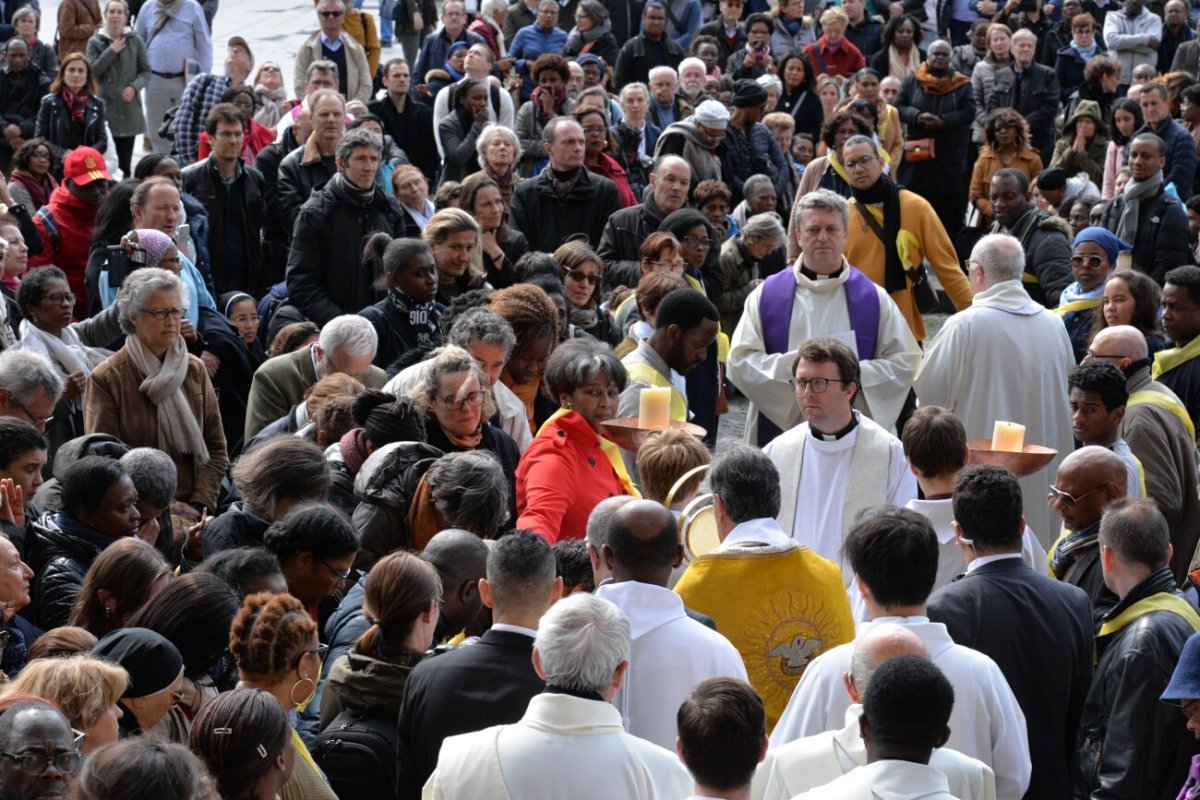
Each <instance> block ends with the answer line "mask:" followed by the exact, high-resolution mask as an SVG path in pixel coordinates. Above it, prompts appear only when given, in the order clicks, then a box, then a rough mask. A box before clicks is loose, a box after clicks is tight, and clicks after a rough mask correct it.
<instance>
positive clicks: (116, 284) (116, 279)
mask: <svg viewBox="0 0 1200 800" xmlns="http://www.w3.org/2000/svg"><path fill="white" fill-rule="evenodd" d="M144 266H146V248H144V247H142V246H141V245H140V244H130V246H129V255H126V254H125V247H124V245H120V244H111V245H109V246H108V285H109V287H110V288H113V289H119V288H121V284H123V283H124V282H125V276H126V275H128V274H129V273H131V272H133V271H134V270H135V269H140V268H141V267H144Z"/></svg>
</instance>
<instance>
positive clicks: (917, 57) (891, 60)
mask: <svg viewBox="0 0 1200 800" xmlns="http://www.w3.org/2000/svg"><path fill="white" fill-rule="evenodd" d="M920 63H921V51H920V49H919V48H918V47H917V46H916V45H915V44H914V45H913V46H912V47H910V48H909V50H908V60H907V61H905V60H904V59H903V58H901V57H900V51H899V50H897V49H896V48H895V47H893V46H892V45H890V44H889V45H888V74H889V75H891V76H892V77H893V78H895V79H896V80H899V81H902V80H904V79H905V78H907V77H908V76H909V75H910V74H911V73H912V72H913V70H915V69H916V68H917V65H918V64H920Z"/></svg>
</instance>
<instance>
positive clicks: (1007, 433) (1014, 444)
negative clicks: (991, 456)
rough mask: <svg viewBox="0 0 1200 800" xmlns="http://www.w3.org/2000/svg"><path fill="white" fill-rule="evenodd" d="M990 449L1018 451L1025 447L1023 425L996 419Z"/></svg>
mask: <svg viewBox="0 0 1200 800" xmlns="http://www.w3.org/2000/svg"><path fill="white" fill-rule="evenodd" d="M992 449H993V450H1004V451H1006V452H1009V453H1020V452H1021V451H1022V450H1024V449H1025V426H1024V425H1018V424H1017V423H1015V422H1001V421H999V420H997V421H996V427H995V428H994V429H993V430H992Z"/></svg>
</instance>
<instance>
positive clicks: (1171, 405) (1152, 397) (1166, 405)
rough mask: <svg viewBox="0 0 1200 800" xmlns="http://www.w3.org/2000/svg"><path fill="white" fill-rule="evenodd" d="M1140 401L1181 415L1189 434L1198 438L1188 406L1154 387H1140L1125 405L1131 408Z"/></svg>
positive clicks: (1180, 417) (1178, 415)
mask: <svg viewBox="0 0 1200 800" xmlns="http://www.w3.org/2000/svg"><path fill="white" fill-rule="evenodd" d="M1139 403H1148V404H1149V405H1152V406H1158V407H1159V408H1162V409H1165V410H1167V411H1170V412H1171V413H1172V414H1174V415H1175V416H1177V417H1179V419H1180V420H1181V421H1182V422H1183V425H1184V427H1186V428H1187V432H1188V435H1190V436H1191V437H1192V438H1193V439H1195V438H1196V426H1195V425H1193V424H1192V417H1191V415H1190V414H1188V412H1187V409H1186V408H1184V407H1183V406H1181V405H1180V404H1179V403H1176V402H1175V401H1174V400H1172V399H1171V398H1170V397H1169V396H1167V395H1165V394H1163V393H1162V392H1156V391H1154V390H1153V389H1139V390H1138V391H1136V392H1134V393H1133V394H1131V395H1129V400H1128V401H1127V402H1126V403H1125V407H1126V408H1129V407H1130V406H1136V405H1137V404H1139Z"/></svg>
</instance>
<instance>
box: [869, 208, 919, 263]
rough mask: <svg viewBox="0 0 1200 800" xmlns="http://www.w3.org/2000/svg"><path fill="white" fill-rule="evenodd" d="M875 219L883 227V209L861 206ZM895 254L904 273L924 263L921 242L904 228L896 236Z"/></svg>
mask: <svg viewBox="0 0 1200 800" xmlns="http://www.w3.org/2000/svg"><path fill="white" fill-rule="evenodd" d="M850 202H851V203H857V202H858V201H857V200H854V199H851V200H850ZM862 208H865V209H866V210H867V211H869V212H870V213H871V216H873V217H875V221H876V222H878V223H879V224H880V226H882V225H883V209H882V208H876V207H875V206H873V205H867V204H866V203H863V204H862ZM896 253H897V254H898V255H899V256H900V266H902V267H904V269H905V271H910V270H912V269H914V268H915V267H916V266H917V265H918V264H920V263H921V262H922V261H924V259H925V257H924V255H922V251H921V240H920V239H918V238H917V235H916V234H915V233H913V232H912V231H907V230H905V229H904V228H901V229H900V232H899V233H898V234H896Z"/></svg>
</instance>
